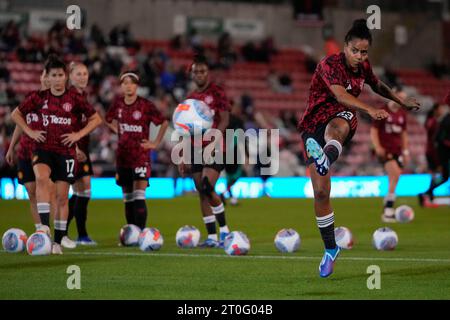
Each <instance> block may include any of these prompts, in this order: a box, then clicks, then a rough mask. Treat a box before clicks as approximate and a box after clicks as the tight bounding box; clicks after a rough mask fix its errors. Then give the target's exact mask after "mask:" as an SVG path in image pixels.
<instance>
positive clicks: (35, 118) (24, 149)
mask: <svg viewBox="0 0 450 320" xmlns="http://www.w3.org/2000/svg"><path fill="white" fill-rule="evenodd" d="M38 93H39V91H33V92H31V93H29V94H28V95H27V96H26V97H25V101H24V102H23V103H28V102H26V101H27V100H29V99H34V98H35V97H36V94H38ZM23 117H24V118H25V122H26V123H27V125H28V126H29V127H30V128H31V129H33V130H36V129H39V128H40V123H39V122H40V117H39V115H38V114H37V113H34V112H32V113H27V114H23ZM34 148H35V144H34V140H33V139H31V138H30V137H29V136H28V135H27V134H25V133H22V135H21V136H20V141H19V149H18V151H17V157H18V158H19V159H20V160H30V159H31V154H32V152H33V150H34Z"/></svg>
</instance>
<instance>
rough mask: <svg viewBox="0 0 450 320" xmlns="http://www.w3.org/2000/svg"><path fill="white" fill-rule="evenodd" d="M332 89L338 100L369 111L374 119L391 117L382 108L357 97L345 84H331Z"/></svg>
mask: <svg viewBox="0 0 450 320" xmlns="http://www.w3.org/2000/svg"><path fill="white" fill-rule="evenodd" d="M330 90H331V91H332V92H333V94H334V96H335V97H336V100H337V101H338V102H339V103H340V104H343V105H344V106H347V107H350V108H354V109H356V110H358V111H363V112H366V113H368V114H369V115H370V116H371V117H372V118H373V119H374V120H383V119H386V118H387V117H389V114H388V113H387V112H386V111H385V110H382V109H376V108H373V107H371V106H369V105H368V104H366V103H364V102H362V101H361V100H359V99H357V98H355V97H354V96H352V95H351V94H349V93H348V92H347V91H346V90H345V88H344V87H343V86H340V85H331V86H330Z"/></svg>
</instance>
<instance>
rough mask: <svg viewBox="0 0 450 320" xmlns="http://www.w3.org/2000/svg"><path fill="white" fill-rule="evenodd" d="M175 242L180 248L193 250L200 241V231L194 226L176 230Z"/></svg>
mask: <svg viewBox="0 0 450 320" xmlns="http://www.w3.org/2000/svg"><path fill="white" fill-rule="evenodd" d="M175 241H176V243H177V246H178V247H180V248H195V247H196V246H197V245H198V242H199V241H200V231H199V230H198V229H197V228H196V227H194V226H183V227H181V228H180V229H178V231H177V234H176V236H175Z"/></svg>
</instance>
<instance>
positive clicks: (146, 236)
mask: <svg viewBox="0 0 450 320" xmlns="http://www.w3.org/2000/svg"><path fill="white" fill-rule="evenodd" d="M138 242H139V248H140V249H141V250H142V251H157V250H159V249H161V247H162V246H163V244H164V238H163V236H162V234H161V232H160V231H159V230H158V229H156V228H145V229H144V230H142V232H141V234H140V235H139V241H138Z"/></svg>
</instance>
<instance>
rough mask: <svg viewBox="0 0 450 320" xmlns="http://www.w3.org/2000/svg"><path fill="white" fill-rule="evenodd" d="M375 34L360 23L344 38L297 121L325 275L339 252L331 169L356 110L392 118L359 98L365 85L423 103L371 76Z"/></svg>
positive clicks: (412, 104) (408, 103) (405, 103)
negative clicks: (320, 240) (372, 47)
mask: <svg viewBox="0 0 450 320" xmlns="http://www.w3.org/2000/svg"><path fill="white" fill-rule="evenodd" d="M371 43H372V35H371V34H370V31H369V29H368V28H367V25H366V21H365V20H356V21H354V23H353V26H352V28H351V29H350V30H349V31H348V33H347V35H346V36H345V43H344V52H341V53H339V54H334V55H331V56H329V57H326V58H324V59H323V60H322V61H320V62H319V64H318V65H317V68H316V70H315V72H314V75H313V78H312V80H311V86H310V92H309V99H308V105H307V108H306V111H305V112H304V114H303V117H302V119H301V120H300V122H299V125H298V129H299V131H300V132H301V133H302V139H303V142H304V144H305V150H306V156H307V165H308V166H309V168H310V172H311V180H312V186H313V189H314V209H315V213H316V220H317V225H318V227H319V230H320V234H321V236H322V240H323V242H324V245H325V254H324V256H323V259H322V261H321V263H320V265H319V274H320V276H321V277H328V276H329V275H331V274H332V273H333V268H334V262H335V260H336V258H337V257H338V255H339V252H340V248H339V247H338V246H337V245H336V241H335V238H334V212H333V209H332V207H331V203H330V189H331V180H330V174H329V170H330V166H331V165H332V164H333V162H335V161H336V160H337V159H338V157H339V155H340V154H341V151H342V145H345V143H347V142H349V141H350V140H351V138H352V137H353V135H354V133H355V130H356V127H357V119H356V113H355V111H361V112H366V113H367V114H369V115H370V116H371V117H372V118H373V119H374V120H382V119H385V118H387V117H388V116H389V114H388V113H387V112H386V111H385V110H379V109H376V108H374V107H372V106H370V105H367V104H366V103H364V102H362V101H361V100H359V99H358V98H357V97H358V96H359V94H360V93H361V90H362V88H363V86H364V83H367V84H368V85H369V86H370V87H371V88H372V90H373V91H374V92H376V93H378V94H379V95H381V96H383V97H385V98H388V99H390V100H393V101H395V102H396V103H398V104H399V105H401V106H402V107H404V108H406V109H415V108H418V107H419V104H418V103H417V102H416V101H415V100H414V99H405V100H403V99H401V98H400V97H398V96H397V95H396V94H395V93H394V92H392V91H391V89H389V87H388V86H387V85H386V84H384V83H383V82H381V81H380V80H379V79H378V78H377V77H376V76H375V75H374V74H373V72H372V67H371V65H370V63H369V61H368V52H369V47H370V45H371Z"/></svg>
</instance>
